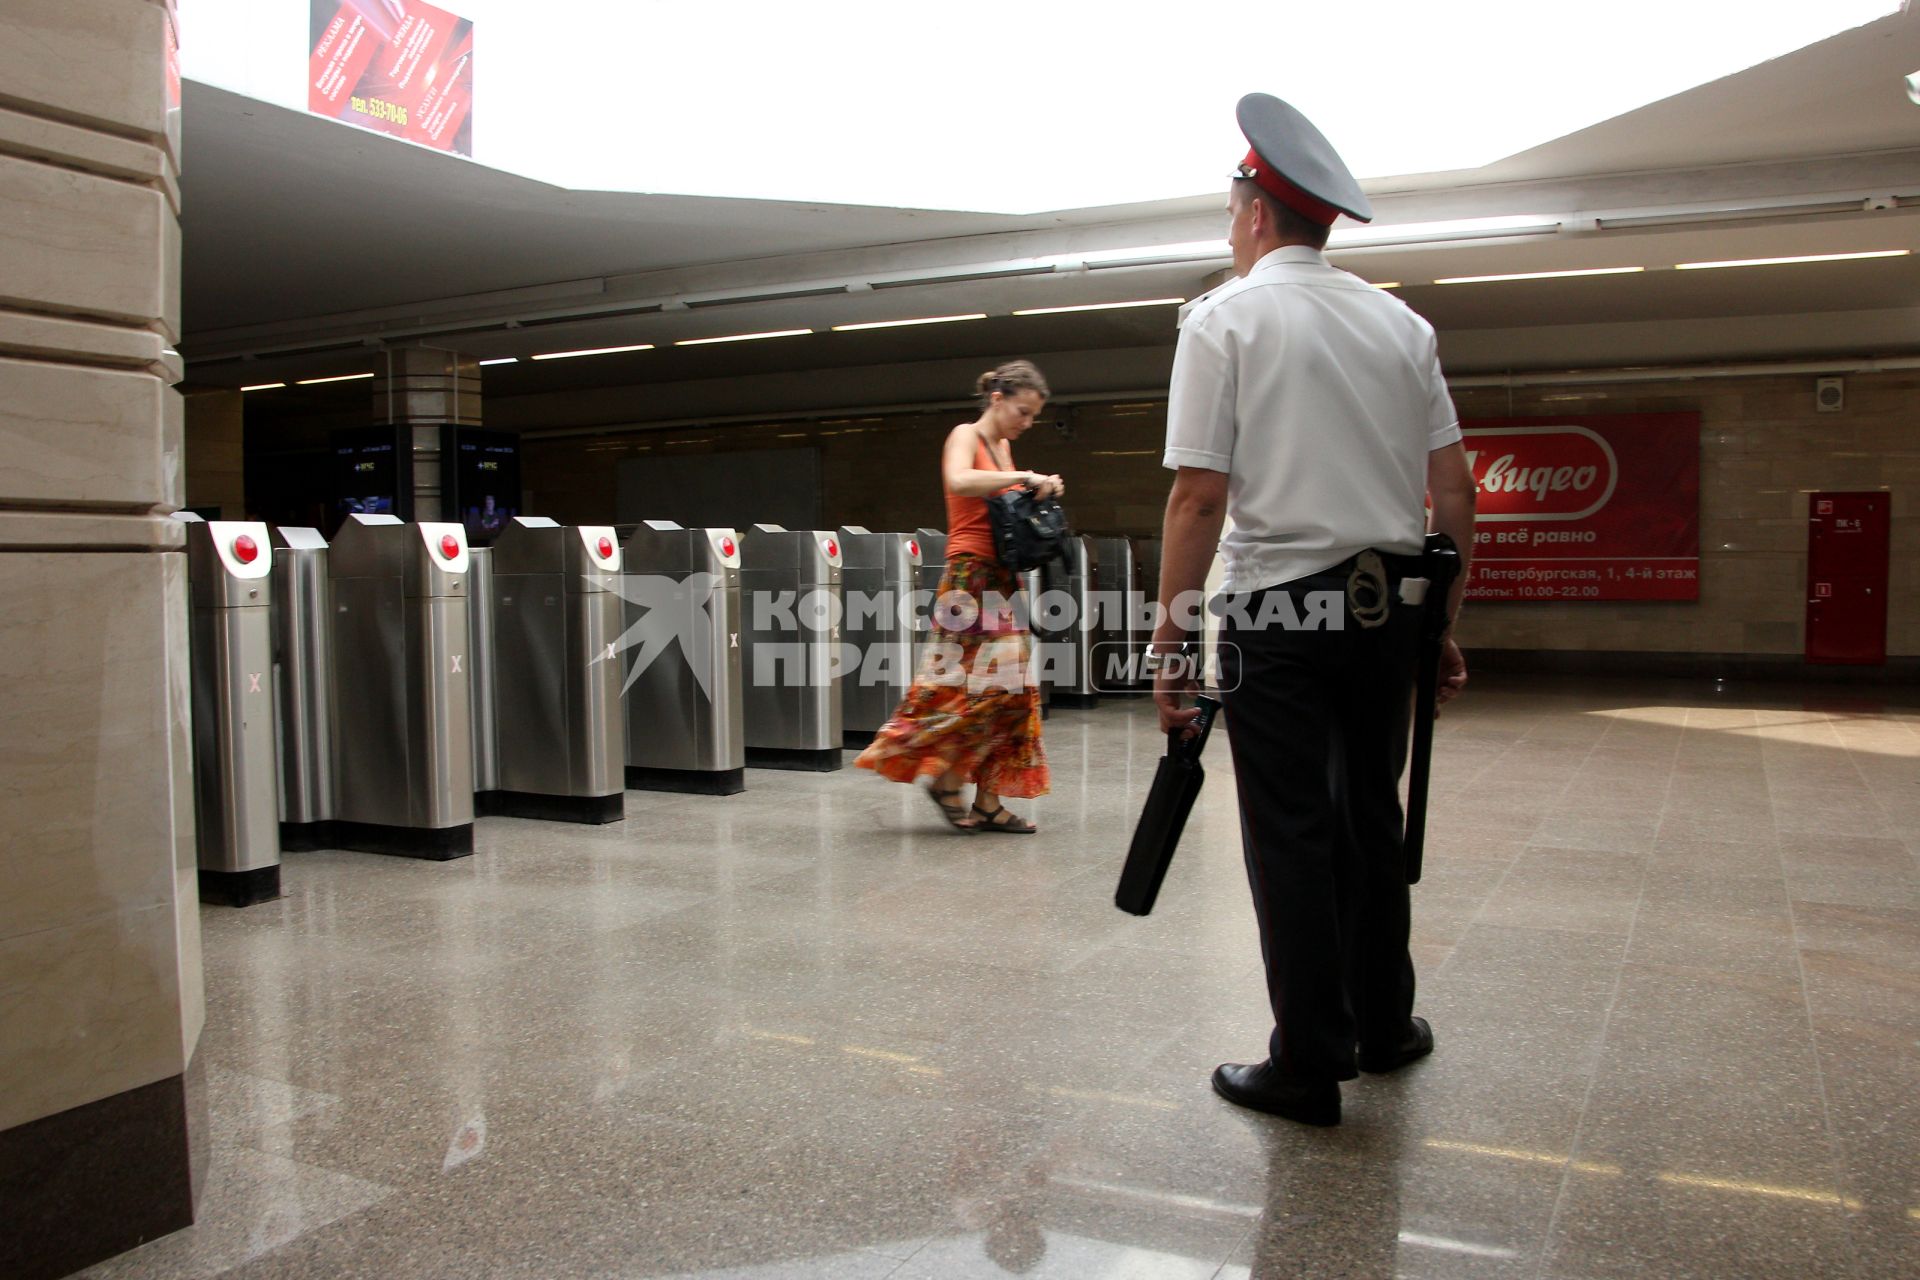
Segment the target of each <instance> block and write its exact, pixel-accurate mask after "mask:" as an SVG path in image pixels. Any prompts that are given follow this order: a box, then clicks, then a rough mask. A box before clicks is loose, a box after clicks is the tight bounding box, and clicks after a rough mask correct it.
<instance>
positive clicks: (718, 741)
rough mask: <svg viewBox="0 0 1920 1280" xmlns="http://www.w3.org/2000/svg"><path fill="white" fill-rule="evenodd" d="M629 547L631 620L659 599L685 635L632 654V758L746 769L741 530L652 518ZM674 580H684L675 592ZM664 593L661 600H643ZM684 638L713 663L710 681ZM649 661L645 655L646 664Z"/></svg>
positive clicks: (628, 667)
mask: <svg viewBox="0 0 1920 1280" xmlns="http://www.w3.org/2000/svg"><path fill="white" fill-rule="evenodd" d="M621 555H622V557H623V565H622V568H623V570H624V573H625V575H626V577H627V580H628V581H629V583H630V584H632V586H631V588H630V589H629V590H628V591H627V593H626V595H627V600H626V606H625V610H624V614H623V618H622V622H623V625H624V626H626V627H629V628H631V627H635V626H637V625H639V624H640V623H641V622H642V621H643V619H644V618H646V617H649V616H651V612H652V610H653V609H655V608H664V609H667V610H669V612H670V614H671V617H670V618H669V619H668V620H667V622H668V624H669V625H668V626H667V627H666V630H667V631H670V632H671V633H672V634H673V635H675V636H677V637H678V639H676V640H675V641H674V642H673V643H672V644H670V645H668V646H667V647H665V648H664V649H662V650H661V651H659V652H658V653H650V652H648V651H647V650H646V649H644V648H642V647H638V646H636V647H631V648H629V649H628V650H627V652H626V653H625V654H624V655H623V660H622V662H621V663H620V667H621V669H622V671H623V673H624V676H623V678H624V679H625V681H626V684H625V686H624V687H625V690H626V763H627V767H628V768H629V770H638V771H646V772H655V773H666V774H730V773H737V772H738V771H739V770H741V769H742V768H744V767H745V765H746V719H745V715H746V712H745V689H744V687H743V680H742V676H741V670H742V668H741V652H742V651H741V636H740V631H741V620H740V542H739V538H738V535H737V534H735V532H734V531H733V530H732V529H683V528H681V527H680V526H679V525H677V524H674V523H673V522H672V521H670V520H648V521H645V522H644V523H642V524H640V525H638V526H636V527H634V529H633V530H632V532H630V533H629V534H628V535H627V538H626V540H625V542H624V543H623V544H622V546H621ZM695 575H700V576H699V578H698V579H697V580H695V577H694V576H695ZM649 580H652V581H651V582H650V581H649ZM668 586H672V587H674V588H676V590H674V591H671V592H669V591H667V590H666V588H667V587H668ZM695 586H698V587H699V588H700V589H699V590H695V589H694V587H695ZM656 596H657V597H658V598H659V600H660V603H658V604H653V603H643V601H651V600H652V599H653V598H654V597H656ZM684 644H691V645H694V646H697V648H698V654H697V657H698V660H699V661H700V662H701V663H702V665H703V666H704V667H705V669H706V672H707V681H706V683H705V684H704V685H703V684H702V683H701V682H700V681H699V680H698V679H697V678H696V676H695V673H694V665H693V663H694V658H695V656H696V655H691V654H689V653H687V652H686V651H685V650H684V649H683V648H682V647H681V646H682V645H684ZM642 661H645V665H644V666H638V664H640V663H641V662H642ZM636 667H638V669H636ZM628 780H629V781H630V782H632V781H633V780H634V775H633V774H631V773H630V774H629V775H628Z"/></svg>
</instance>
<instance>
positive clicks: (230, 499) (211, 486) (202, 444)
mask: <svg viewBox="0 0 1920 1280" xmlns="http://www.w3.org/2000/svg"><path fill="white" fill-rule="evenodd" d="M185 400H186V451H185V461H186V490H187V495H186V502H185V503H184V505H186V506H189V507H193V508H195V509H196V510H197V509H200V508H203V507H219V508H220V509H221V515H222V516H223V517H224V518H225V519H228V520H238V519H240V518H241V516H242V514H243V513H244V511H245V509H246V492H245V490H246V474H245V466H244V458H243V448H242V446H243V443H244V437H245V421H246V409H245V406H244V405H243V403H242V394H241V393H240V392H238V391H206V392H195V393H194V394H193V395H190V396H187V397H185Z"/></svg>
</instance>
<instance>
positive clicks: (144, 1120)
mask: <svg viewBox="0 0 1920 1280" xmlns="http://www.w3.org/2000/svg"><path fill="white" fill-rule="evenodd" d="M174 24H175V15H174V11H173V5H172V0H6V4H5V13H4V16H0V104H3V105H0V600H3V601H5V603H6V608H5V610H4V612H0V1275H4V1276H7V1277H10V1278H11V1280H38V1278H39V1277H51V1276H58V1275H62V1274H65V1273H67V1272H69V1271H72V1270H74V1269H76V1268H79V1267H82V1266H85V1265H87V1264H89V1263H91V1262H94V1261H96V1260H98V1259H101V1258H104V1257H108V1256H110V1255H112V1254H114V1253H117V1252H119V1251H121V1250H123V1249H127V1248H130V1247H132V1246H133V1245H135V1244H138V1243H140V1242H141V1241H142V1240H145V1239H151V1238H152V1237H154V1236H157V1235H161V1234H164V1233H166V1232H169V1231H174V1230H177V1229H178V1228H180V1227H182V1226H185V1225H187V1224H188V1223H189V1222H190V1221H191V1220H192V1217H193V1208H194V1188H195V1170H196V1167H197V1164H198V1162H196V1161H195V1159H194V1158H193V1151H194V1149H195V1146H196V1141H195V1135H196V1134H197V1133H198V1132H199V1131H200V1129H201V1127H200V1126H197V1125H195V1123H194V1122H193V1120H192V1118H191V1117H192V1116H193V1114H194V1111H195V1103H196V1098H197V1096H198V1091H197V1088H196V1087H195V1084H194V1082H195V1080H196V1079H197V1073H196V1071H195V1066H194V1050H195V1047H196V1045H197V1043H198V1041H199V1036H200V1028H201V1024H202V1022H203V1020H204V1003H203V998H202V991H201V974H200V933H199V895H198V889H197V884H196V868H195V852H194V841H193V800H192V777H191V756H190V747H189V733H188V714H189V702H188V688H187V680H188V674H187V672H188V668H187V592H186V556H185V554H184V552H183V551H182V539H181V536H180V528H179V526H177V525H176V524H175V523H174V522H173V521H172V520H171V519H170V518H169V515H170V513H171V512H172V511H174V510H175V509H176V508H177V507H178V506H179V505H180V503H181V501H182V493H181V475H180V463H181V431H182V426H181V423H182V413H181V401H180V397H179V395H178V393H176V392H175V391H174V389H173V388H174V384H175V383H176V382H177V381H178V380H179V378H180V376H181V367H180V362H179V358H178V357H177V356H176V355H175V354H174V353H173V351H172V347H173V345H174V343H175V342H176V340H177V339H178V336H179V327H180V320H179V316H180V307H179V298H180V230H179V181H178V168H179V166H178V157H179V154H180V152H179V132H178V102H179V96H178V74H177V69H176V68H177V65H178V63H177V56H176V54H177V48H178V41H177V36H176V29H175V25H174Z"/></svg>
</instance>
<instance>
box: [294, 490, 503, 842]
mask: <svg viewBox="0 0 1920 1280" xmlns="http://www.w3.org/2000/svg"><path fill="white" fill-rule="evenodd" d="M471 563H472V560H471V557H470V555H469V553H468V551H467V538H466V530H465V528H464V527H463V526H461V525H457V524H439V523H420V524H402V523H401V522H400V521H399V520H398V519H396V518H395V517H393V516H386V515H350V516H348V517H347V522H346V523H345V524H344V525H342V526H341V528H340V532H339V533H338V534H337V535H336V536H335V538H334V540H333V546H332V547H331V548H330V549H329V550H328V553H327V576H328V581H329V585H330V587H331V589H332V592H333V636H332V640H333V659H334V681H333V729H334V735H333V777H334V815H335V822H334V825H333V827H332V829H331V831H330V835H331V836H332V838H333V842H334V843H335V844H337V845H339V846H340V847H342V848H347V849H363V850H366V851H368V852H370V853H393V854H400V855H403V856H406V857H415V858H433V859H447V858H458V857H463V856H465V855H467V854H470V853H472V852H473V724H472V688H471V685H470V684H469V679H470V674H471V673H470V659H471V651H470V649H469V648H468V640H469V636H468V632H467V570H468V567H469V566H470V565H471Z"/></svg>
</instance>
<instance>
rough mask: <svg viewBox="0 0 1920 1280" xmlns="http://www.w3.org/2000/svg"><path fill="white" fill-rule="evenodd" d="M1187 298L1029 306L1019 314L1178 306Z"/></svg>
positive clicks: (1047, 314) (1032, 314) (1061, 313)
mask: <svg viewBox="0 0 1920 1280" xmlns="http://www.w3.org/2000/svg"><path fill="white" fill-rule="evenodd" d="M1185 301H1186V299H1185V298H1142V299H1140V300H1139V301H1138V302H1085V303H1082V304H1080V305H1079V306H1077V307H1028V308H1026V309H1025V310H1023V311H1016V312H1014V313H1013V314H1015V315H1017V316H1057V315H1064V314H1065V313H1067V312H1069V311H1118V310H1120V309H1122V308H1124V307H1177V306H1179V305H1180V304H1182V303H1184V302H1185Z"/></svg>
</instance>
